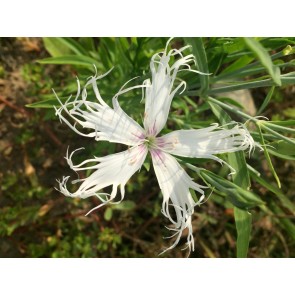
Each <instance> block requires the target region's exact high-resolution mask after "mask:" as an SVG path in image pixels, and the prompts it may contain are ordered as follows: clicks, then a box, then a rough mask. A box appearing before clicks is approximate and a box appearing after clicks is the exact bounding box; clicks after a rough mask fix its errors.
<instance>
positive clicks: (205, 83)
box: [184, 38, 209, 95]
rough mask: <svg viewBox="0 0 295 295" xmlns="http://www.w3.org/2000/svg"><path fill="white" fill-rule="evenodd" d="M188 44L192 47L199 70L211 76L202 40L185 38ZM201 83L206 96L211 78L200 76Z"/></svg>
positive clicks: (202, 92) (202, 91)
mask: <svg viewBox="0 0 295 295" xmlns="http://www.w3.org/2000/svg"><path fill="white" fill-rule="evenodd" d="M184 39H185V41H186V43H187V44H190V45H192V51H193V55H194V56H195V57H196V63H197V68H198V70H199V71H200V72H202V73H208V74H209V68H208V62H207V55H206V51H205V48H204V44H203V41H202V38H184ZM199 78H200V81H201V94H203V95H205V94H206V92H207V90H208V88H209V76H208V75H199Z"/></svg>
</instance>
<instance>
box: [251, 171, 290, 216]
mask: <svg viewBox="0 0 295 295" xmlns="http://www.w3.org/2000/svg"><path fill="white" fill-rule="evenodd" d="M248 167H250V166H248ZM249 172H250V176H251V178H252V179H253V180H254V181H256V182H258V183H259V184H260V185H262V186H264V187H265V188H267V189H268V190H269V191H271V192H272V193H274V194H275V196H276V197H277V198H278V199H279V200H280V202H281V204H282V205H283V206H284V207H285V208H286V209H288V210H290V211H291V212H292V213H293V214H295V204H294V203H293V202H291V201H290V200H289V199H288V197H287V196H286V195H285V194H284V193H283V192H282V191H281V190H280V189H278V188H277V187H275V186H274V185H272V184H271V182H270V181H268V180H265V179H263V178H262V177H261V176H260V173H259V172H258V171H256V170H255V169H254V168H252V167H251V169H249Z"/></svg>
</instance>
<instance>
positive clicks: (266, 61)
mask: <svg viewBox="0 0 295 295" xmlns="http://www.w3.org/2000/svg"><path fill="white" fill-rule="evenodd" d="M244 40H245V43H246V44H247V46H248V47H249V49H250V50H251V51H252V52H253V53H254V54H255V55H256V56H257V58H258V59H259V60H260V62H261V64H262V65H263V66H264V67H265V69H266V70H267V72H268V73H269V75H270V76H271V77H272V79H273V81H274V82H275V83H276V85H278V86H281V85H282V83H281V79H280V74H281V72H280V68H279V67H277V66H275V65H274V64H273V62H272V60H271V57H270V56H269V54H268V52H267V51H266V49H265V48H264V47H263V46H262V45H261V44H260V43H259V42H258V41H256V40H255V39H254V38H244Z"/></svg>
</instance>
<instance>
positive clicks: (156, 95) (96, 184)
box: [56, 47, 254, 250]
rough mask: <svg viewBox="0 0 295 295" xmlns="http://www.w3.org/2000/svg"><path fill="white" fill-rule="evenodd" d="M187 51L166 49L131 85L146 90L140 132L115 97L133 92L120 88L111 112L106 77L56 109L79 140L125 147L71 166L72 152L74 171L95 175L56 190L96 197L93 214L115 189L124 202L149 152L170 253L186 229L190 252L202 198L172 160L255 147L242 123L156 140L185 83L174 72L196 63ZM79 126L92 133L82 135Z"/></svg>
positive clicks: (200, 188)
mask: <svg viewBox="0 0 295 295" xmlns="http://www.w3.org/2000/svg"><path fill="white" fill-rule="evenodd" d="M186 48H187V47H183V48H181V49H179V50H177V49H172V50H170V51H169V52H167V47H166V49H165V51H164V52H161V53H158V54H155V55H154V56H153V57H152V59H151V62H150V69H151V74H152V79H151V80H149V79H148V80H146V81H145V82H144V85H140V86H135V87H144V88H145V113H144V123H143V125H144V128H142V127H141V126H140V125H139V124H138V123H137V122H135V121H134V120H133V119H132V118H131V117H129V116H128V115H127V114H126V113H125V112H124V111H123V110H122V109H121V107H120V105H119V103H118V100H117V99H118V96H119V95H121V94H122V93H124V92H127V91H129V90H130V89H133V88H135V87H131V88H129V89H125V90H123V88H121V90H120V91H119V92H118V93H117V94H116V95H115V96H114V97H113V99H112V102H113V107H112V108H111V107H110V106H108V105H107V104H106V103H105V101H104V100H103V99H102V97H101V95H100V93H99V90H98V88H97V80H99V79H101V78H103V77H104V76H105V75H107V74H108V73H106V74H104V75H102V76H97V75H95V76H94V77H91V78H90V79H89V81H88V82H87V84H86V85H85V87H84V89H83V90H82V94H81V97H80V92H81V90H80V84H79V81H78V91H77V95H76V98H75V99H74V100H73V101H71V100H70V99H71V97H70V98H69V99H68V100H67V101H66V102H65V103H64V104H63V103H62V102H61V101H60V100H59V98H58V97H57V99H58V100H59V102H60V104H61V107H60V108H59V109H56V115H58V116H59V118H60V119H61V121H63V122H65V123H66V124H67V125H68V126H69V127H70V128H72V129H73V130H74V131H75V132H77V133H78V134H80V135H83V136H87V137H93V138H95V140H97V141H101V140H106V141H109V142H117V143H121V144H125V145H127V146H129V147H128V148H127V149H126V151H123V152H121V153H116V154H113V155H108V156H106V157H94V158H93V159H90V160H86V161H84V162H82V163H80V164H78V165H74V164H73V162H72V156H73V153H74V152H72V153H71V154H70V155H69V154H68V153H67V156H66V159H67V161H68V164H69V165H70V167H71V168H72V169H73V170H74V171H79V170H93V171H94V172H93V173H92V174H91V175H90V176H89V177H87V178H85V179H78V180H76V181H74V183H77V182H80V183H81V185H80V187H79V188H78V190H77V191H75V192H73V193H71V192H69V191H68V189H67V181H68V178H69V177H64V178H63V180H62V181H61V182H59V190H60V191H61V192H62V193H63V194H64V195H66V196H69V197H78V198H87V197H90V196H96V197H98V198H99V199H100V200H101V205H99V206H97V207H96V208H94V209H92V210H91V211H93V210H95V209H97V208H98V207H100V206H102V205H104V204H106V203H109V202H114V199H115V197H116V196H117V189H118V187H120V195H121V200H122V199H123V198H124V194H125V189H124V188H125V185H126V183H127V181H128V180H129V179H130V177H131V176H132V175H133V174H134V173H135V172H136V171H138V170H139V169H140V168H141V166H142V164H143V162H144V160H145V158H146V156H147V153H148V152H150V153H151V157H152V162H153V166H154V170H155V173H156V177H157V179H158V182H159V185H160V188H161V190H162V194H163V205H162V213H163V214H164V215H165V216H166V217H167V218H168V219H169V220H170V222H171V223H172V224H173V225H174V226H173V228H172V229H171V230H173V231H175V234H174V235H173V236H175V235H176V240H175V242H174V243H173V245H172V246H171V247H169V248H168V249H171V248H173V247H174V246H175V245H176V244H177V243H178V242H179V239H180V238H181V235H182V232H183V230H185V229H188V236H187V246H188V247H189V250H194V238H193V229H192V223H191V219H192V215H193V213H194V207H195V206H196V205H200V204H201V203H202V201H203V199H204V191H203V188H205V187H204V186H201V185H199V184H197V183H195V182H194V181H193V180H192V179H191V178H190V177H189V175H188V174H187V173H186V171H185V170H184V169H183V168H182V167H181V166H180V164H179V163H178V162H177V160H176V158H174V157H173V156H172V155H175V156H181V157H194V158H208V159H213V160H216V161H219V162H223V161H222V160H221V159H220V158H218V157H217V156H216V155H217V154H222V153H228V152H235V151H239V150H246V149H250V150H251V149H252V147H253V146H254V142H253V139H252V137H251V135H250V134H249V132H248V131H247V130H246V129H245V128H244V127H243V125H241V124H233V125H234V126H233V127H232V128H231V129H222V128H220V127H218V124H213V125H212V126H210V127H208V128H203V129H198V130H194V129H192V130H178V131H173V132H171V133H168V134H166V135H163V136H161V137H160V136H158V134H159V133H160V132H161V130H162V129H163V127H164V126H165V124H166V121H167V117H168V113H169V109H170V105H171V101H172V99H173V97H174V95H175V94H176V92H177V91H179V89H180V88H182V87H183V88H185V82H184V81H182V82H181V83H180V84H178V86H177V87H176V88H174V87H173V86H174V81H175V79H176V76H177V73H178V72H179V71H180V70H184V69H185V70H189V71H193V70H191V68H190V65H189V64H190V63H191V62H192V61H194V57H193V55H192V54H190V55H187V56H183V50H184V49H186ZM172 56H179V58H178V59H177V60H176V61H175V62H174V63H173V64H172V65H169V62H170V59H171V57H172ZM89 85H91V86H92V87H93V90H94V93H95V95H96V98H97V102H90V101H87V90H86V89H87V87H88V86H89ZM124 86H125V85H124ZM63 112H65V113H66V114H67V117H69V118H71V119H72V120H73V121H74V122H75V123H74V125H73V124H72V123H70V121H68V119H66V118H65V117H64V114H63ZM77 125H78V126H82V127H83V128H86V129H87V130H90V132H88V133H85V132H82V131H81V130H80V129H78V128H77ZM90 164H92V166H90ZM108 186H112V192H111V194H110V195H108V194H103V193H101V192H100V191H101V190H102V189H103V188H105V187H108ZM190 189H192V190H195V191H196V192H198V193H199V196H200V197H199V200H194V199H193V197H192V195H191V193H190ZM91 211H90V212H91ZM90 212H89V213H90ZM89 213H88V214H89ZM168 249H166V250H168Z"/></svg>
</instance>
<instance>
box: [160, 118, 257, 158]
mask: <svg viewBox="0 0 295 295" xmlns="http://www.w3.org/2000/svg"><path fill="white" fill-rule="evenodd" d="M232 124H234V123H232ZM232 124H231V125H232ZM156 144H157V146H158V147H159V148H161V149H162V150H163V151H165V152H168V153H170V154H173V155H176V156H181V157H191V158H193V157H194V158H207V159H213V160H216V161H219V162H223V161H222V160H221V159H219V158H218V157H217V156H215V155H217V154H223V153H230V152H236V151H244V150H249V152H250V153H251V151H252V150H253V149H254V147H255V145H256V144H255V142H254V140H253V138H252V136H251V135H250V133H249V131H248V130H247V129H246V128H245V126H244V125H242V124H236V123H235V125H234V127H233V128H230V129H224V128H219V127H218V124H213V125H212V126H210V127H207V128H202V129H198V130H195V129H192V130H178V131H173V132H171V133H168V134H166V135H164V136H162V137H160V138H157V141H156Z"/></svg>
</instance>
